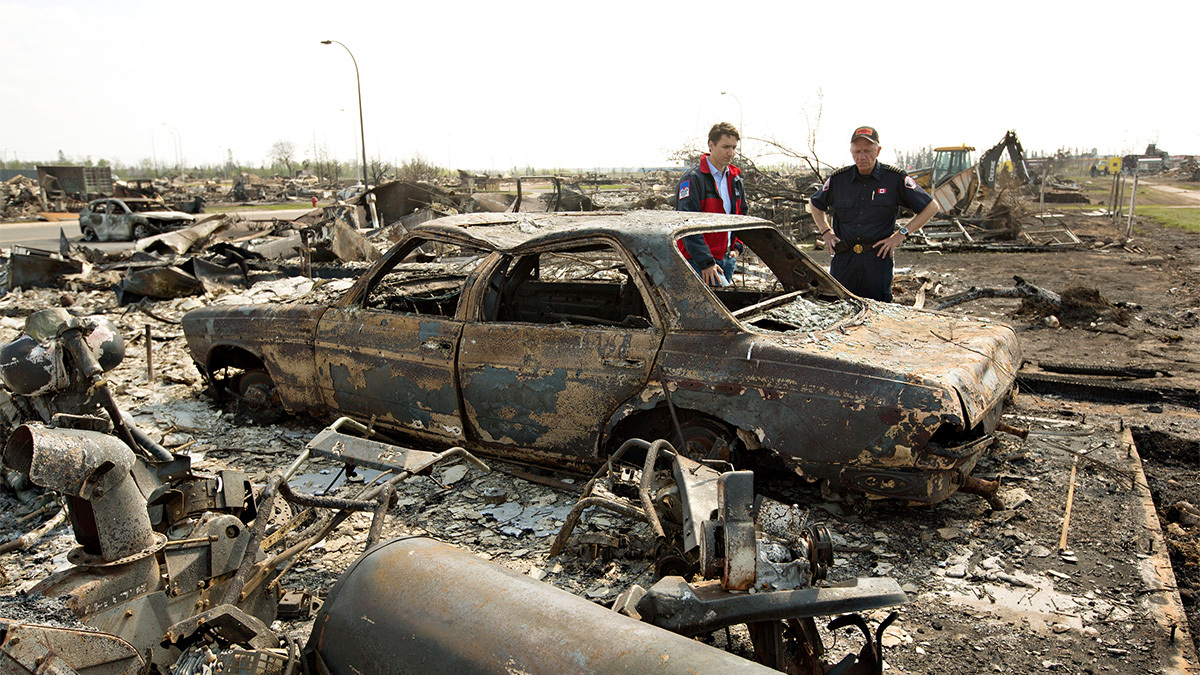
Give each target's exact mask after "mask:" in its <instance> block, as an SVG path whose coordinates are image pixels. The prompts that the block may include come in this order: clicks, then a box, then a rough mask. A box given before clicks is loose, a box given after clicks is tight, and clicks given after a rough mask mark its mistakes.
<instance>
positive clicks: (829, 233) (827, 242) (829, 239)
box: [821, 228, 841, 255]
mask: <svg viewBox="0 0 1200 675" xmlns="http://www.w3.org/2000/svg"><path fill="white" fill-rule="evenodd" d="M839 241H841V239H838V236H837V235H836V234H834V233H833V229H832V228H831V229H828V230H825V234H823V235H821V243H822V244H824V246H825V252H826V253H828V254H829V255H833V247H834V246H837V243H838V242H839Z"/></svg>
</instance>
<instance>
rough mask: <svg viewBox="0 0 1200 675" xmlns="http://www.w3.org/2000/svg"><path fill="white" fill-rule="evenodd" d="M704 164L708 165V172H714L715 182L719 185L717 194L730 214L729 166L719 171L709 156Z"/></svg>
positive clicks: (726, 211)
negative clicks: (709, 159)
mask: <svg viewBox="0 0 1200 675" xmlns="http://www.w3.org/2000/svg"><path fill="white" fill-rule="evenodd" d="M704 162H705V163H706V164H708V170H709V171H711V172H712V176H713V180H714V181H715V182H716V183H717V194H719V195H721V205H722V206H724V207H725V213H729V207H730V205H731V204H730V202H729V180H728V178H727V176H728V172H729V166H726V167H725V168H724V169H722V170H721V171H717V167H715V166H713V163H712V162H710V161H708V155H705V156H704Z"/></svg>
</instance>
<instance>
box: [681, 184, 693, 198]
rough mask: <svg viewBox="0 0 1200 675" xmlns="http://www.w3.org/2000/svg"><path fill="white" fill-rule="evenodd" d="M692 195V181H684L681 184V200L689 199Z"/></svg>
mask: <svg viewBox="0 0 1200 675" xmlns="http://www.w3.org/2000/svg"><path fill="white" fill-rule="evenodd" d="M690 194H692V181H690V180H684V181H680V182H679V198H680V199H687V198H688V195H690Z"/></svg>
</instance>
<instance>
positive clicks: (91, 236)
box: [83, 227, 96, 241]
mask: <svg viewBox="0 0 1200 675" xmlns="http://www.w3.org/2000/svg"><path fill="white" fill-rule="evenodd" d="M83 240H84V241H96V231H95V230H93V229H92V228H90V227H85V228H83Z"/></svg>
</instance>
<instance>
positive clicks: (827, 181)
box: [821, 178, 829, 192]
mask: <svg viewBox="0 0 1200 675" xmlns="http://www.w3.org/2000/svg"><path fill="white" fill-rule="evenodd" d="M828 190H829V179H828V178H826V179H825V184H824V185H822V186H821V191H822V192H825V191H828Z"/></svg>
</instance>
